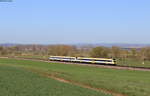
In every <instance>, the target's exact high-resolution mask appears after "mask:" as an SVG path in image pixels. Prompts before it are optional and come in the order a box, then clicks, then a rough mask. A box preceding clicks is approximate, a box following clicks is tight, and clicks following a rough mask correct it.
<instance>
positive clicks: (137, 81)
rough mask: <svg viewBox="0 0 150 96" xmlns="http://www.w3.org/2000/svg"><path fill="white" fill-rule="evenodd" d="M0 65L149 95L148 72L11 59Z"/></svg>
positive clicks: (131, 94) (139, 95) (138, 95)
mask: <svg viewBox="0 0 150 96" xmlns="http://www.w3.org/2000/svg"><path fill="white" fill-rule="evenodd" d="M0 64H5V65H7V64H8V65H9V64H10V65H15V66H20V67H21V66H22V67H28V68H34V69H39V70H41V71H44V72H48V73H50V74H55V75H57V76H58V77H61V78H65V79H67V80H71V81H74V82H79V83H81V84H86V85H90V86H93V87H95V88H104V89H108V90H112V91H114V92H119V93H123V94H126V95H128V96H149V94H150V90H149V89H150V86H149V84H150V72H144V71H130V70H115V69H104V68H95V67H88V66H76V65H65V64H56V63H46V62H35V61H25V60H13V59H0ZM56 73H57V74H56Z"/></svg>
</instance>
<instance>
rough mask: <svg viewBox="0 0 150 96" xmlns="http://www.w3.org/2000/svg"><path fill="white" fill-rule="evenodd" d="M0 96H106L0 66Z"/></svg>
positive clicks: (17, 69) (15, 68)
mask: <svg viewBox="0 0 150 96" xmlns="http://www.w3.org/2000/svg"><path fill="white" fill-rule="evenodd" d="M0 96H108V95H104V94H102V93H100V92H97V91H93V90H89V89H85V88H81V87H78V86H74V85H71V84H65V83H61V82H58V81H55V80H52V79H49V78H46V77H42V76H39V75H38V74H35V73H32V72H29V71H27V70H24V69H22V68H18V67H14V66H4V65H0Z"/></svg>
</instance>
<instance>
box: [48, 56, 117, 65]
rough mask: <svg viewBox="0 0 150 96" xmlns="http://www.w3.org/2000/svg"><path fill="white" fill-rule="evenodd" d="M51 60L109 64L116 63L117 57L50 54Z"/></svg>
mask: <svg viewBox="0 0 150 96" xmlns="http://www.w3.org/2000/svg"><path fill="white" fill-rule="evenodd" d="M49 60H52V61H64V62H78V63H79V62H80V63H93V64H109V65H116V60H115V59H107V58H85V57H69V56H50V57H49Z"/></svg>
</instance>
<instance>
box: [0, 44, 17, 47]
mask: <svg viewBox="0 0 150 96" xmlns="http://www.w3.org/2000/svg"><path fill="white" fill-rule="evenodd" d="M16 45H18V44H13V43H3V44H0V46H3V47H11V46H16Z"/></svg>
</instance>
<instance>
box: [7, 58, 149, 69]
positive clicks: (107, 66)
mask: <svg viewBox="0 0 150 96" xmlns="http://www.w3.org/2000/svg"><path fill="white" fill-rule="evenodd" d="M5 58H10V57H5ZM13 59H18V60H32V61H42V62H51V63H63V64H73V65H82V66H91V67H100V68H110V69H119V70H138V71H150V68H146V67H133V66H121V65H116V66H114V65H104V64H90V63H75V62H61V61H50V60H44V59H33V58H13Z"/></svg>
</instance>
